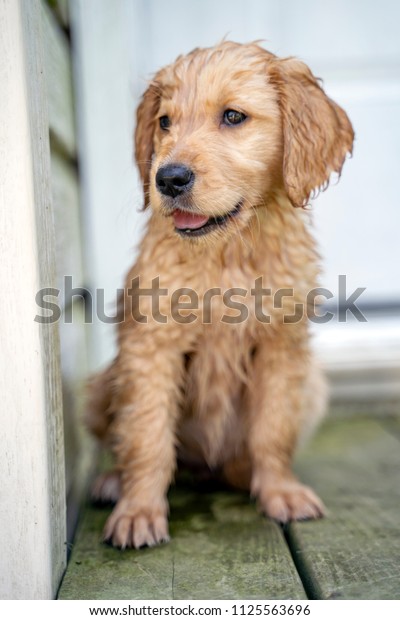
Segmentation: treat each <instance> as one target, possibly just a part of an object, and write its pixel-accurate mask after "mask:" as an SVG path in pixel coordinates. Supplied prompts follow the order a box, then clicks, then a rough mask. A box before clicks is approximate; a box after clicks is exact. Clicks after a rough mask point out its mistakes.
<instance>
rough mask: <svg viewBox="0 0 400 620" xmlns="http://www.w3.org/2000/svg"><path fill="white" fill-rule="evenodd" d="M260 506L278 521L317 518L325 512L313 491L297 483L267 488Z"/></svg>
mask: <svg viewBox="0 0 400 620" xmlns="http://www.w3.org/2000/svg"><path fill="white" fill-rule="evenodd" d="M261 507H262V509H263V510H264V512H265V513H266V514H267V515H268V516H269V517H271V518H272V519H274V520H275V521H279V523H287V522H288V521H304V520H308V519H319V518H321V517H323V516H324V515H325V512H326V511H325V507H324V505H323V503H322V501H321V500H320V499H319V497H318V496H317V495H316V494H315V493H314V491H313V490H312V489H310V488H309V487H306V486H304V485H302V484H299V483H290V484H288V485H282V486H279V487H276V488H273V489H270V490H268V491H267V492H265V493H264V494H263V496H262V498H261Z"/></svg>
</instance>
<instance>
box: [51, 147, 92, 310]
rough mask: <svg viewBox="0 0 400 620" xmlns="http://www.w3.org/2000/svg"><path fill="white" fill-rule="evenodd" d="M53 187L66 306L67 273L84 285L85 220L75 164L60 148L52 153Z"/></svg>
mask: <svg viewBox="0 0 400 620" xmlns="http://www.w3.org/2000/svg"><path fill="white" fill-rule="evenodd" d="M51 187H52V193H53V204H54V218H55V229H56V269H57V288H59V289H60V291H61V292H60V296H59V298H58V300H59V303H60V306H61V307H64V305H65V303H69V302H70V299H65V290H64V289H65V286H64V284H65V281H64V277H65V276H72V278H73V281H72V286H73V287H74V288H76V287H80V286H83V284H84V282H83V269H82V264H83V263H82V249H81V248H82V243H81V221H80V212H79V188H78V176H77V172H76V169H75V167H74V166H73V165H72V164H71V163H70V162H69V161H68V160H67V159H65V158H63V157H61V156H60V155H58V154H57V153H56V152H53V153H52V156H51Z"/></svg>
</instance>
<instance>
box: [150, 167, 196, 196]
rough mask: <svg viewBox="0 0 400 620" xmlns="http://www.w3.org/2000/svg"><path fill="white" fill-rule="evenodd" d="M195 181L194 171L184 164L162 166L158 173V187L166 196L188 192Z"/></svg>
mask: <svg viewBox="0 0 400 620" xmlns="http://www.w3.org/2000/svg"><path fill="white" fill-rule="evenodd" d="M193 183H194V173H193V172H192V171H191V170H190V168H188V167H187V166H184V165H183V164H167V165H166V166H161V168H159V169H158V171H157V174H156V185H157V189H158V190H159V191H160V192H161V193H162V194H164V195H165V196H172V198H175V196H179V195H180V194H183V193H184V192H187V191H188V190H189V189H190V188H191V187H192V185H193Z"/></svg>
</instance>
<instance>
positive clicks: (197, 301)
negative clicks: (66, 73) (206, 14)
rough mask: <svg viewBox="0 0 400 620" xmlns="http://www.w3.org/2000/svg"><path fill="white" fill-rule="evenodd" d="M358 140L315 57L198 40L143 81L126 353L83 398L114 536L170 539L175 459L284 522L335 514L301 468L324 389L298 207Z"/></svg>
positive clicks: (121, 348) (123, 317)
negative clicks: (308, 60) (142, 222)
mask: <svg viewBox="0 0 400 620" xmlns="http://www.w3.org/2000/svg"><path fill="white" fill-rule="evenodd" d="M353 137H354V134H353V129H352V126H351V124H350V121H349V119H348V117H347V116H346V114H345V112H344V111H343V110H342V109H341V108H340V107H339V106H338V105H337V104H336V103H334V102H333V101H332V100H331V99H329V98H328V97H327V96H326V95H325V93H324V91H323V89H322V88H321V85H320V84H319V82H318V81H317V79H316V78H315V77H314V76H313V74H312V73H311V71H310V70H309V69H308V67H307V66H306V65H305V64H303V63H302V62H300V61H298V60H296V59H294V58H285V59H279V58H277V57H276V56H274V55H273V54H271V53H269V52H267V51H265V50H264V49H263V48H262V47H260V46H259V45H258V44H257V43H251V44H248V45H241V44H237V43H232V42H223V43H221V44H220V45H218V46H216V47H212V48H209V49H195V50H194V51H193V52H191V53H190V54H187V55H186V56H180V57H179V58H178V59H177V60H176V62H175V63H174V64H172V65H169V66H167V67H165V68H163V69H161V70H160V71H159V72H158V73H157V74H156V75H155V77H154V79H153V80H152V82H151V83H150V85H149V87H148V89H147V91H146V92H145V93H144V96H143V99H142V101H141V103H140V105H139V108H138V113H137V127H136V134H135V144H136V160H137V164H138V167H139V171H140V175H141V178H142V181H143V187H144V195H145V204H146V206H149V207H150V208H151V211H152V214H151V218H150V221H149V223H148V228H147V232H146V235H145V237H144V239H143V242H142V244H141V248H140V253H139V258H138V260H137V262H136V264H135V265H134V266H133V267H132V269H131V270H130V272H129V273H128V276H127V279H126V286H125V291H124V295H123V296H122V298H121V300H120V323H119V329H118V355H117V358H116V359H115V361H114V362H113V363H112V365H111V366H110V367H109V368H108V369H107V370H106V371H105V372H104V373H102V374H101V375H99V376H97V377H96V378H95V379H94V380H93V382H92V386H91V390H92V392H91V397H90V402H89V407H88V421H89V426H90V427H91V429H92V431H93V432H94V433H95V434H96V435H97V436H98V437H99V438H100V439H102V440H103V441H105V442H106V443H108V445H109V446H110V447H111V449H112V451H113V454H114V457H115V471H114V472H112V473H110V474H108V475H105V476H104V475H103V476H101V477H100V478H99V479H98V480H97V482H96V484H95V488H94V495H95V496H96V497H97V498H98V499H105V500H108V499H112V500H115V501H116V502H117V503H116V506H115V508H114V510H113V512H112V514H111V515H110V517H109V519H108V521H107V524H106V527H105V532H104V537H105V539H106V540H109V541H110V542H111V543H112V544H113V545H115V546H117V547H122V548H124V547H136V548H139V547H142V546H145V545H148V546H151V545H154V544H157V543H159V542H161V541H166V540H168V522H167V515H168V504H167V499H166V493H167V490H168V487H169V485H170V483H171V481H172V479H173V476H174V472H175V469H176V463H177V460H178V459H179V460H182V461H183V462H186V463H188V464H192V465H193V466H195V467H201V466H204V467H207V468H208V469H209V470H210V471H211V472H215V473H216V474H218V475H219V476H221V477H222V478H223V479H224V480H225V481H226V482H228V483H229V484H231V485H233V486H234V487H238V488H242V489H248V490H249V491H250V492H251V494H252V495H253V496H255V497H256V498H257V500H258V503H259V506H260V508H261V510H262V511H263V512H264V513H265V514H266V515H269V516H270V517H272V518H273V519H276V520H277V521H279V522H287V521H290V520H295V519H312V518H317V517H320V516H322V515H323V513H324V507H323V504H322V502H321V501H320V499H319V498H318V497H317V496H316V495H315V493H314V492H313V491H312V490H311V489H310V488H308V487H306V486H304V485H303V484H301V483H300V482H299V481H298V480H297V479H296V477H295V475H294V474H293V472H292V468H291V463H292V457H293V453H294V450H295V448H296V446H297V445H298V443H299V441H300V439H302V438H303V437H304V435H305V434H306V433H307V432H309V431H310V429H311V428H312V427H313V425H314V424H315V423H316V421H317V420H318V419H319V418H320V417H321V415H322V413H323V411H324V408H325V401H326V397H325V395H326V390H325V383H324V379H323V376H322V374H321V372H320V371H319V369H318V366H317V365H316V364H315V362H314V360H313V356H312V352H311V351H310V345H309V334H308V331H309V330H308V318H309V316H308V315H309V308H310V304H311V306H312V305H313V304H312V303H311V302H312V301H313V300H314V299H315V296H316V295H315V287H316V286H317V278H318V271H319V269H318V260H319V259H318V254H317V252H316V250H315V243H314V241H313V239H312V236H311V234H310V231H309V226H308V223H309V222H308V220H309V212H308V211H307V210H305V209H304V208H303V207H305V206H306V205H307V203H308V201H309V198H310V195H311V193H312V192H313V191H314V190H318V189H321V188H325V187H326V186H327V184H328V182H329V177H330V174H331V173H332V172H337V173H340V171H341V168H342V165H343V162H344V160H345V157H346V154H347V153H350V152H351V150H352V144H353Z"/></svg>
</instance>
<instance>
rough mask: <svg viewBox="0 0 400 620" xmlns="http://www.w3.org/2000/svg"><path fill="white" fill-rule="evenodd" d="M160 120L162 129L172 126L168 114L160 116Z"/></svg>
mask: <svg viewBox="0 0 400 620" xmlns="http://www.w3.org/2000/svg"><path fill="white" fill-rule="evenodd" d="M158 120H159V123H160V127H161V129H163V130H164V131H166V130H167V129H168V128H169V127H171V121H170V118H169V116H167V115H165V116H160V118H159V119H158Z"/></svg>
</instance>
